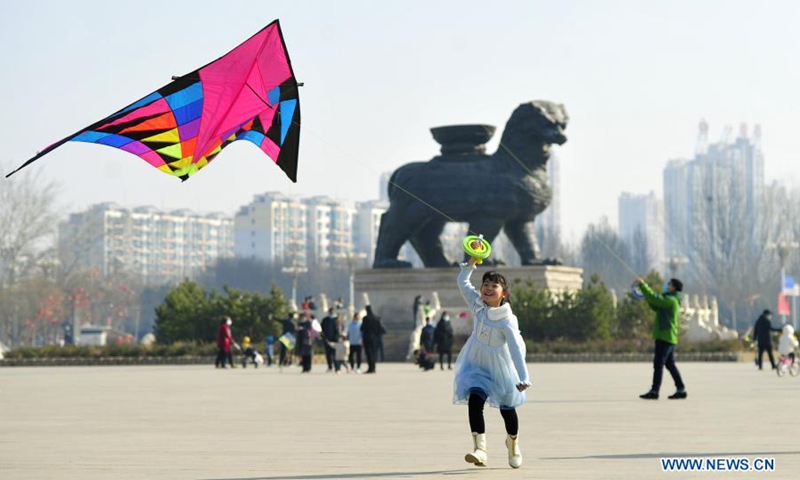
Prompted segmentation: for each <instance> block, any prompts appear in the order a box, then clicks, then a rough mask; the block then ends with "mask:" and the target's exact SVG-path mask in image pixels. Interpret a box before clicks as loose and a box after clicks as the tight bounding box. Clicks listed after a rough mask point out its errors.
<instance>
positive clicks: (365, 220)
mask: <svg viewBox="0 0 800 480" xmlns="http://www.w3.org/2000/svg"><path fill="white" fill-rule="evenodd" d="M388 208H389V205H388V203H386V202H384V201H381V200H370V201H367V202H359V203H356V213H355V217H354V219H353V247H354V249H355V251H356V253H358V254H363V255H364V257H365V262H366V264H367V265H372V262H373V261H374V260H375V247H376V246H377V245H378V232H379V231H380V227H381V215H383V213H384V212H386V209H388Z"/></svg>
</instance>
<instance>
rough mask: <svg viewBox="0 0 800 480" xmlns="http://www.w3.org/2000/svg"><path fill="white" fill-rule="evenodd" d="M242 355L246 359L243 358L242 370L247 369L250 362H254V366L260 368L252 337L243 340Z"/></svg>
mask: <svg viewBox="0 0 800 480" xmlns="http://www.w3.org/2000/svg"><path fill="white" fill-rule="evenodd" d="M242 353H243V355H244V357H243V358H242V368H247V361H248V360H250V361H251V362H253V365H255V366H256V368H258V362H256V351H255V349H254V348H253V346H252V345H251V344H250V337H244V338H243V339H242Z"/></svg>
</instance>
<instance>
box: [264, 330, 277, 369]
mask: <svg viewBox="0 0 800 480" xmlns="http://www.w3.org/2000/svg"><path fill="white" fill-rule="evenodd" d="M264 353H265V354H266V356H267V366H268V367H271V366H272V356H273V355H275V337H273V336H272V335H267V349H266V350H265V351H264Z"/></svg>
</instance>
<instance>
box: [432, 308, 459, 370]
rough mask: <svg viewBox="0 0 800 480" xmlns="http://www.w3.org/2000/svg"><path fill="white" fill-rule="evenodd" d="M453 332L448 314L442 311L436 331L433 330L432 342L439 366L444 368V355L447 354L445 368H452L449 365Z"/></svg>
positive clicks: (451, 355) (451, 354)
mask: <svg viewBox="0 0 800 480" xmlns="http://www.w3.org/2000/svg"><path fill="white" fill-rule="evenodd" d="M454 338H455V334H454V332H453V324H451V323H450V315H448V314H447V312H442V317H441V318H439V322H438V323H437V324H436V331H434V332H433V343H434V345H435V346H436V351H437V352H438V353H439V368H440V369H441V370H444V356H445V355H447V369H448V370H452V369H453V367H451V366H450V363H451V360H452V358H453V339H454Z"/></svg>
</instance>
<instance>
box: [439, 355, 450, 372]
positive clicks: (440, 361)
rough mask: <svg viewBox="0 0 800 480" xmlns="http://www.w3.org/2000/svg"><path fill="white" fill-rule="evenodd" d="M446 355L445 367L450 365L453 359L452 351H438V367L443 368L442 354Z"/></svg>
mask: <svg viewBox="0 0 800 480" xmlns="http://www.w3.org/2000/svg"><path fill="white" fill-rule="evenodd" d="M445 355H447V368H450V365H451V363H452V360H453V353H452V352H449V351H448V352H444V353H439V367H440V368H441V369H442V370H444V356H445Z"/></svg>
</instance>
